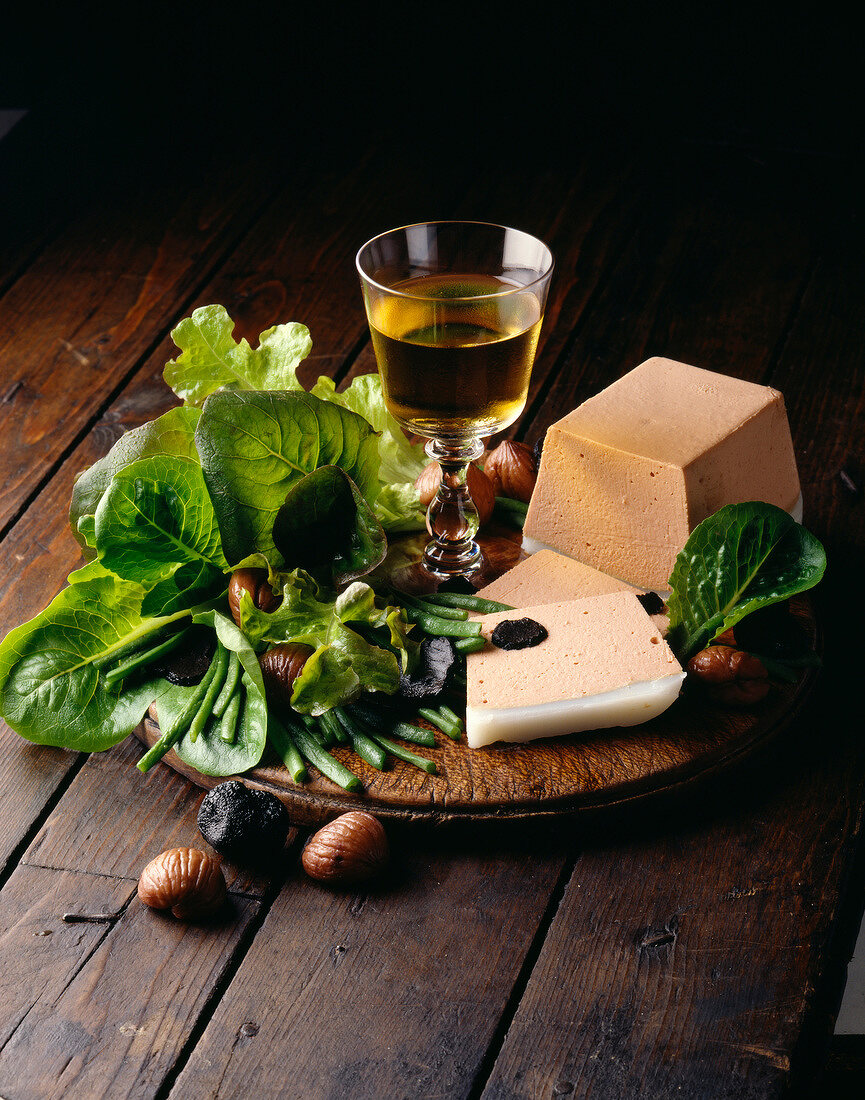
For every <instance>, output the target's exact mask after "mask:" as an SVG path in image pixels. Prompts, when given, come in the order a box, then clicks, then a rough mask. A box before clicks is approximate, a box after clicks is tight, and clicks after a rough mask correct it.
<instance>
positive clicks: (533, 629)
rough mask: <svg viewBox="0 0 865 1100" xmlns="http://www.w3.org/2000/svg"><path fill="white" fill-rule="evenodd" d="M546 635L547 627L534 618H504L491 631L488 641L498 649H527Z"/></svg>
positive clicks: (538, 643) (537, 643) (538, 642)
mask: <svg viewBox="0 0 865 1100" xmlns="http://www.w3.org/2000/svg"><path fill="white" fill-rule="evenodd" d="M546 637H548V634H547V628H546V627H545V626H541V624H540V623H536V622H535V620H534V619H529V618H525V619H505V621H504V622H501V623H499V625H498V626H497V627H496V628H495V630H494V631H493V632H492V635H491V637H490V641H491V642H492V643H493V645H494V646H497V647H498V648H499V649H529V648H530V647H531V646H534V645H540V643H541V642H542V641H543V640H544V638H546Z"/></svg>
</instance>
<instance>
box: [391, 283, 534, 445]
mask: <svg viewBox="0 0 865 1100" xmlns="http://www.w3.org/2000/svg"><path fill="white" fill-rule="evenodd" d="M390 289H391V292H392V293H391V294H388V295H387V296H386V297H381V298H378V299H377V300H375V301H373V302H372V303H371V307H370V331H371V334H372V342H373V347H374V350H375V356H376V360H377V362H378V366H379V373H380V374H381V379H382V387H383V390H384V397H385V401H386V402H387V405H388V408H389V409H390V411H391V412H392V413H393V415H394V416H395V417H396V418H397V419H398V420H399V421H401V422H402V423H403V425H404V426H406V427H409V428H411V429H412V430H413V431H415V432H420V433H421V434H424V435H429V436H435V437H437V438H440V439H445V438H448V437H464V436H466V435H471V436H482V435H491V434H493V432H496V431H499V430H501V429H502V428H504V427H506V426H507V425H508V424H512V423H513V422H514V421H515V420H516V419H517V417H518V416H519V415H520V413H521V412H522V410H523V407H524V406H525V403H526V395H527V393H528V388H529V378H530V376H531V370H532V363H533V361H534V358H535V351H536V349H537V343H538V334H539V332H540V328H541V320H542V310H541V306H540V302H539V301H538V298H537V296H536V295H535V294H534V293H533V292H532V291H531V290H520V289H519V287H518V285H516V284H514V283H512V282H510V281H508V280H505V279H502V278H499V277H496V276H492V275H471V274H465V275H459V274H446V275H428V276H423V277H421V278H416V279H407V280H405V281H403V282H401V283H396V284H394V285H392V286H391V288H390ZM479 295H485V297H478V296H479Z"/></svg>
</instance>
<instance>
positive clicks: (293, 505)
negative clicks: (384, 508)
mask: <svg viewBox="0 0 865 1100" xmlns="http://www.w3.org/2000/svg"><path fill="white" fill-rule="evenodd" d="M273 541H274V543H275V544H276V548H277V550H279V552H280V554H282V557H283V561H284V562H285V566H286V568H287V569H297V568H300V569H305V570H306V571H307V572H308V573H311V574H312V575H313V576H314V577H315V578H316V580H319V581H324V583H325V584H329V585H332V586H333V587H334V588H340V587H342V585H344V584H347V583H348V582H349V581H353V580H356V579H357V578H358V577H362V576H363V575H364V574H365V573H369V572H370V570H372V569H374V568H375V567H376V566H377V565H379V564H380V563H381V562H382V561H383V560H384V556H385V554H386V553H387V539H386V538H385V535H384V531H383V530H382V529H381V524H380V523H379V522H378V520H377V519H376V518H375V515H374V514H373V511H372V509H371V508H370V506H369V505H368V504H367V502H366V501H365V500H364V498H363V497H362V496H361V494H360V490H359V489H358V487H357V486H356V485H355V483H354V482H353V481H352V479H351V478H350V477H349V476H348V474H347V473H346V472H345V470H341V469H340V468H339V466H320V467H319V468H318V469H317V470H313V472H312V473H311V474H307V475H306V477H303V478H301V479H300V481H298V482H297V484H296V485H294V486H292V488H291V489H289V491H288V495H287V496H286V498H285V504H283V506H282V507H281V508H280V509H279V511H278V512H277V514H276V520H275V521H274V525H273Z"/></svg>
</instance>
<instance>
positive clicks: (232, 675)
mask: <svg viewBox="0 0 865 1100" xmlns="http://www.w3.org/2000/svg"><path fill="white" fill-rule="evenodd" d="M241 671H242V669H241V665H240V658H239V657H238V656H237V654H236V653H231V655H230V656H229V658H228V672H227V673H226V676H225V683H224V684H223V685H222V691H221V692H220V693H219V695H218V696H217V699H216V702H215V703H214V704H213V713H214V714H215V715H216V717H217V718H221V717H222V716H223V714H225V708H226V707H227V706H228V704H229V703H230V702H231V698H232V696H233V695H234V689H235V688H236V687H237V681H238V680H239V679H240V673H241Z"/></svg>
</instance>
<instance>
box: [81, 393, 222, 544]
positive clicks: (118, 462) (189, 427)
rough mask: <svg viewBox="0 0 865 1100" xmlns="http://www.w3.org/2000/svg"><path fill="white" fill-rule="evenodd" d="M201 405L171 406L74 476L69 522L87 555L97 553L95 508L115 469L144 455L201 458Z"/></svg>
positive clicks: (117, 470) (116, 471)
mask: <svg viewBox="0 0 865 1100" xmlns="http://www.w3.org/2000/svg"><path fill="white" fill-rule="evenodd" d="M199 415H200V413H199V410H198V409H193V408H181V409H170V410H169V411H168V412H167V413H163V415H162V416H159V417H157V418H156V420H151V421H149V422H148V423H147V424H142V425H141V426H140V427H139V428H133V429H132V431H129V432H126V434H125V435H122V436H121V437H120V439H118V440H117V442H116V443H115V444H114V446H113V447H112V448H111V450H110V451H109V452H108V454H107V455H106V456H105V457H104V458H100V459H99V461H98V462H94V463H93V465H92V466H89V467H88V468H87V469H86V470H84V471H82V472H81V473H80V474H78V476H77V477H76V479H75V486H74V488H73V490H72V502H71V505H70V508H69V523H70V525H71V527H72V532H73V534H74V535H75V537H76V538H77V539H78V541H79V542H80V543H81V545H82V547H83V548H84V551H85V556H87V557H90V558H92V557H94V556H95V555H94V552H93V550H92V546H93V537H94V535H93V524H94V517H95V515H96V509H97V507H98V505H99V501H100V500H101V499H102V496H103V494H104V493H105V492H106V490H107V489H108V486H109V485H110V484H111V479H112V478H113V477H114V475H115V474H116V473H118V472H119V471H121V470H123V469H125V468H126V467H127V466H129V465H131V464H132V463H133V462H137V461H139V460H140V459H142V458H156V457H159V456H168V457H170V458H181V459H189V460H191V461H195V462H197V461H198V452H197V451H196V449H195V426H196V424H197V423H198V417H199Z"/></svg>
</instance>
